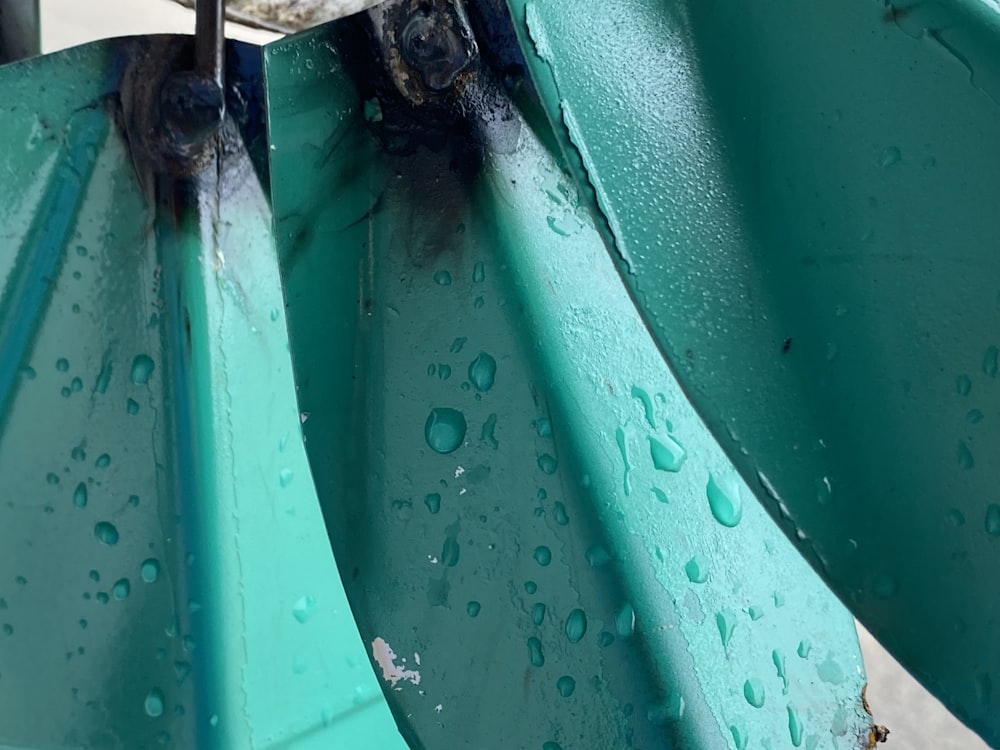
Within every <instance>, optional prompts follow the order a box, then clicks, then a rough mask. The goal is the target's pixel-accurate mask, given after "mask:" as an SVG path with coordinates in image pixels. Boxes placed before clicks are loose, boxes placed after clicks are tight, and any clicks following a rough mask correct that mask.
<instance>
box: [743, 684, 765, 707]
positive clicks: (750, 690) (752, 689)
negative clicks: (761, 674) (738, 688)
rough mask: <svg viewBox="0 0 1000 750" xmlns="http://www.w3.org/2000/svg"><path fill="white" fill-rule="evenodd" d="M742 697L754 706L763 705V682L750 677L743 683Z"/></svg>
mask: <svg viewBox="0 0 1000 750" xmlns="http://www.w3.org/2000/svg"><path fill="white" fill-rule="evenodd" d="M743 697H744V698H746V700H747V703H749V704H750V705H751V706H753V707H754V708H760V707H761V706H763V705H764V683H763V682H761V681H760V680H758V679H757V678H756V677H751V678H750V679H749V680H747V681H746V682H744V683H743Z"/></svg>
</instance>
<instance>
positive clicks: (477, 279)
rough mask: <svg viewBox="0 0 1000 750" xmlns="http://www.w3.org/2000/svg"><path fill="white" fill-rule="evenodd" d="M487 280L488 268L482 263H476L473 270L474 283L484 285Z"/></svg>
mask: <svg viewBox="0 0 1000 750" xmlns="http://www.w3.org/2000/svg"><path fill="white" fill-rule="evenodd" d="M485 280H486V266H484V265H483V264H482V262H480V263H476V265H475V266H473V268H472V281H473V282H474V283H476V284H482V283H483V282H484V281H485Z"/></svg>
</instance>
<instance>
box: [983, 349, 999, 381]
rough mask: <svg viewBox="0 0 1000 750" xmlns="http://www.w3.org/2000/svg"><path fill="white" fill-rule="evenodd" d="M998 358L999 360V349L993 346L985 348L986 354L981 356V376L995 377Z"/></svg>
mask: <svg viewBox="0 0 1000 750" xmlns="http://www.w3.org/2000/svg"><path fill="white" fill-rule="evenodd" d="M998 358H1000V349H997V348H996V347H995V346H990V347H987V349H986V352H985V353H984V354H983V374H984V375H987V376H989V377H991V378H995V377H996V376H997V370H998V369H1000V368H998V362H997V360H998Z"/></svg>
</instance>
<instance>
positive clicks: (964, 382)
mask: <svg viewBox="0 0 1000 750" xmlns="http://www.w3.org/2000/svg"><path fill="white" fill-rule="evenodd" d="M955 390H957V391H958V394H959V395H960V396H968V395H969V393H970V392H971V391H972V380H971V379H970V378H969V376H968V375H959V376H958V377H957V378H955Z"/></svg>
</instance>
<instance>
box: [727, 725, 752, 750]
mask: <svg viewBox="0 0 1000 750" xmlns="http://www.w3.org/2000/svg"><path fill="white" fill-rule="evenodd" d="M729 732H730V733H731V734H732V735H733V742H734V743H736V750H746V746H747V742H749V741H750V735H749V734H747V728H746V725H745V724H743V723H742V722H740V723H737V724H730V725H729Z"/></svg>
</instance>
